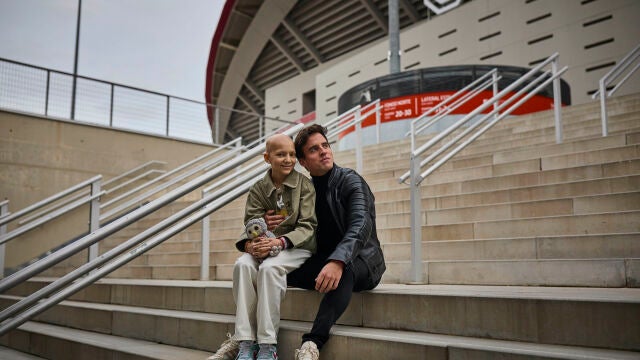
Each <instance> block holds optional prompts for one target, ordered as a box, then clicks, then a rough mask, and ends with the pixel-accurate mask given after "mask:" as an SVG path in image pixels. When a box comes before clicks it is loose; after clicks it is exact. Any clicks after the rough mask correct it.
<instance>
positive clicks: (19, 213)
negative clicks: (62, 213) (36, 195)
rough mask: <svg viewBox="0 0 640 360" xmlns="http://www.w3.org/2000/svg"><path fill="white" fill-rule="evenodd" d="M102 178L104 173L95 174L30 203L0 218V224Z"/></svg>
mask: <svg viewBox="0 0 640 360" xmlns="http://www.w3.org/2000/svg"><path fill="white" fill-rule="evenodd" d="M101 179H102V175H97V176H94V177H92V178H91V179H88V180H85V181H83V182H81V183H78V184H76V185H74V186H72V187H70V188H67V189H65V190H62V191H60V192H59V193H57V194H55V195H52V196H50V197H48V198H46V199H44V200H41V201H38V202H37V203H35V204H32V205H29V206H27V207H26V208H24V209H22V210H20V211H18V212H15V213H13V214H11V215H9V216H8V217H5V218H2V219H0V225H5V224H8V223H10V222H11V221H13V220H15V219H18V218H21V217H22V216H24V215H26V214H28V213H30V212H33V211H35V210H38V209H40V208H42V207H43V206H46V205H49V204H51V203H52V202H54V201H56V200H59V199H61V198H63V197H65V196H67V195H69V194H71V193H73V192H76V191H78V190H80V189H82V188H83V187H85V186H88V185H91V184H92V183H94V182H96V181H100V180H101Z"/></svg>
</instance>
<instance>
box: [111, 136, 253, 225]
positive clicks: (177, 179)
mask: <svg viewBox="0 0 640 360" xmlns="http://www.w3.org/2000/svg"><path fill="white" fill-rule="evenodd" d="M241 141H242V138H236V139H234V140H233V141H230V142H228V143H226V144H224V145H223V146H220V147H218V148H216V149H214V150H212V151H209V152H207V153H206V154H203V155H201V156H198V157H197V158H195V159H193V160H191V161H189V162H187V163H185V164H183V165H181V166H179V167H177V168H175V169H173V170H171V171H169V172H166V173H164V174H162V175H160V176H158V177H156V178H153V179H151V180H150V181H148V182H146V183H144V184H141V185H140V186H138V187H136V188H134V189H131V190H130V191H128V192H126V193H124V194H121V195H120V196H117V197H115V198H113V199H110V200H109V201H107V202H105V203H103V204H101V205H100V208H101V209H104V208H106V207H108V206H110V205H112V204H115V203H116V202H118V201H121V200H123V199H125V198H127V197H129V196H131V195H134V194H136V193H139V192H140V191H142V190H144V189H146V188H148V187H149V186H150V185H152V184H155V183H157V182H159V181H161V180H164V179H166V178H168V177H170V176H173V175H175V174H177V173H180V172H182V171H183V170H185V169H186V168H188V167H190V166H192V165H194V164H196V163H198V162H201V161H202V160H204V159H206V158H210V157H212V156H213V155H215V154H217V153H218V152H220V151H222V150H224V149H229V148H230V147H231V145H233V146H235V148H233V149H231V151H230V152H228V153H225V154H223V155H222V156H220V157H216V158H213V159H211V160H210V161H207V162H206V163H204V164H201V165H199V166H197V167H196V168H193V169H191V170H188V171H186V172H184V173H182V174H181V175H179V176H177V177H175V178H172V179H171V180H169V181H167V182H166V183H164V184H162V185H159V186H157V187H155V188H153V189H151V190H149V191H146V192H144V193H143V194H140V195H138V196H136V197H134V198H133V199H130V200H129V201H127V202H125V203H124V204H121V205H120V206H118V207H116V208H113V209H110V210H108V211H105V212H104V213H103V214H101V216H100V219H101V220H106V219H109V218H111V217H113V216H114V215H117V214H120V213H122V212H123V211H125V210H127V209H130V208H131V207H132V206H134V205H138V204H140V203H141V202H142V201H144V200H146V199H148V198H149V197H150V196H152V195H155V194H157V193H158V192H160V191H163V190H165V189H167V188H168V187H170V186H172V185H175V184H177V183H178V182H180V181H182V180H183V179H185V178H187V177H189V176H191V175H194V174H196V173H198V172H200V171H203V170H205V171H206V170H207V169H209V168H211V167H212V166H215V165H217V164H219V163H220V162H222V161H225V160H228V159H229V158H231V157H233V156H235V155H236V154H237V152H239V151H241V150H243V149H245V148H244V147H242V146H239V145H240V144H241Z"/></svg>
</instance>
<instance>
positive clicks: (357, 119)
mask: <svg viewBox="0 0 640 360" xmlns="http://www.w3.org/2000/svg"><path fill="white" fill-rule="evenodd" d="M379 102H380V100H379V99H378V100H376V101H375V102H372V103H371V104H367V105H365V107H368V106H369V105H374V104H375V105H377V104H378V103H379ZM358 108H360V106H358ZM377 110H378V109H377V108H373V109H371V110H368V111H367V112H365V113H364V114H359V115H358V116H355V115H354V117H353V119H351V120H349V121H347V122H344V123H341V124H340V123H339V124H338V125H336V126H335V127H333V128H327V138H333V137H336V136H338V135H340V133H341V132H343V131H345V130H347V129H348V128H350V127H352V126H354V125H356V124H358V123H362V122H363V121H364V119H366V118H367V117H369V116H371V115H373V114H374V113H375V112H376V111H377ZM344 117H346V116H344Z"/></svg>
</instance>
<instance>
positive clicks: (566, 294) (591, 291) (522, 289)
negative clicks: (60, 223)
mask: <svg viewBox="0 0 640 360" xmlns="http://www.w3.org/2000/svg"><path fill="white" fill-rule="evenodd" d="M56 279H57V278H52V277H37V278H33V281H34V282H46V283H48V282H52V281H54V280H56ZM96 284H109V285H135V286H153V287H182V288H187V289H193V288H195V289H199V288H202V289H210V288H219V289H229V290H230V289H231V288H232V286H233V283H232V281H224V280H208V281H203V280H164V279H126V278H104V279H101V280H99V281H97V282H96ZM288 291H301V292H306V291H308V290H303V289H298V288H289V289H288ZM309 293H313V292H311V291H309ZM363 293H371V294H395V295H403V294H404V295H424V296H462V297H486V298H489V297H491V298H496V297H499V298H510V299H536V300H572V301H605V302H625V303H640V288H597V287H551V286H503V285H436V284H424V285H408V284H379V285H378V286H376V288H375V289H373V290H368V291H365V292H363ZM0 296H2V295H0ZM4 296H7V295H4Z"/></svg>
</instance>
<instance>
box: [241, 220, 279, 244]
mask: <svg viewBox="0 0 640 360" xmlns="http://www.w3.org/2000/svg"><path fill="white" fill-rule="evenodd" d="M244 229H245V232H246V233H247V239H249V240H251V241H254V240H257V239H258V238H262V237H265V238H274V237H276V236H275V235H274V234H273V233H272V232H271V231H269V229H267V223H266V222H265V221H264V219H263V218H257V219H251V220H249V221H247V224H246V225H245V227H244Z"/></svg>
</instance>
